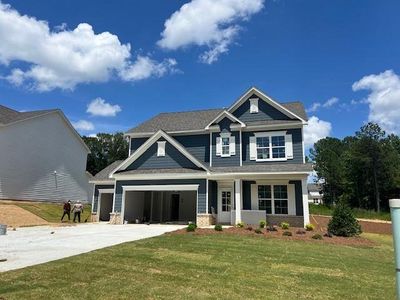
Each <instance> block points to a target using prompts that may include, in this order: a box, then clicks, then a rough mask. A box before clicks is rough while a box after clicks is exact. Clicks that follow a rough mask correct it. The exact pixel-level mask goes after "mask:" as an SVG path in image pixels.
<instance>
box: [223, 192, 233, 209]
mask: <svg viewBox="0 0 400 300" xmlns="http://www.w3.org/2000/svg"><path fill="white" fill-rule="evenodd" d="M221 197H222V199H221V200H222V201H221V202H222V211H231V203H232V198H231V197H232V195H231V192H229V191H222V195H221Z"/></svg>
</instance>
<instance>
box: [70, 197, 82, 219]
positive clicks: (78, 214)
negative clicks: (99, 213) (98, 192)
mask: <svg viewBox="0 0 400 300" xmlns="http://www.w3.org/2000/svg"><path fill="white" fill-rule="evenodd" d="M72 212H73V213H74V223H76V218H77V217H78V222H79V223H80V222H81V213H83V204H82V203H81V201H79V200H78V201H77V202H76V203H75V204H74V206H73V208H72Z"/></svg>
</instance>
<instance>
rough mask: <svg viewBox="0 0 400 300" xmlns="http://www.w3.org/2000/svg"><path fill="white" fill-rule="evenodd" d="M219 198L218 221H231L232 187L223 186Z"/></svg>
mask: <svg viewBox="0 0 400 300" xmlns="http://www.w3.org/2000/svg"><path fill="white" fill-rule="evenodd" d="M218 196H219V197H218V198H219V200H218V202H219V203H218V222H219V223H230V222H231V209H232V196H233V195H232V189H231V188H221V189H220V190H219V195H218Z"/></svg>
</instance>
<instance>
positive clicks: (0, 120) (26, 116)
mask: <svg viewBox="0 0 400 300" xmlns="http://www.w3.org/2000/svg"><path fill="white" fill-rule="evenodd" d="M52 113H57V114H58V115H59V116H60V117H61V119H63V121H64V122H65V124H66V125H67V127H68V128H69V129H70V130H71V131H72V132H73V134H74V135H75V136H76V138H78V139H79V141H80V143H81V144H82V146H83V147H84V148H85V149H86V151H87V152H88V153H90V149H89V148H88V146H87V145H86V144H85V142H84V141H83V140H82V138H81V136H80V135H79V133H78V132H77V131H76V130H75V128H74V127H73V126H72V124H71V123H70V122H69V120H68V119H67V117H66V116H65V115H64V113H63V112H62V111H61V110H60V109H46V110H35V111H26V112H19V111H16V110H13V109H11V108H8V107H6V106H3V105H0V128H1V127H5V126H12V125H13V124H16V123H18V122H23V121H28V120H30V119H33V118H38V117H41V116H45V115H48V114H52Z"/></svg>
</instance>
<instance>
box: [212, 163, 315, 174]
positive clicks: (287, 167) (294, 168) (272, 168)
mask: <svg viewBox="0 0 400 300" xmlns="http://www.w3.org/2000/svg"><path fill="white" fill-rule="evenodd" d="M210 171H211V173H242V172H246V173H266V172H268V173H274V172H311V171H312V164H309V163H307V164H262V165H259V164H257V165H245V166H241V167H240V166H237V167H212V168H210Z"/></svg>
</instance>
